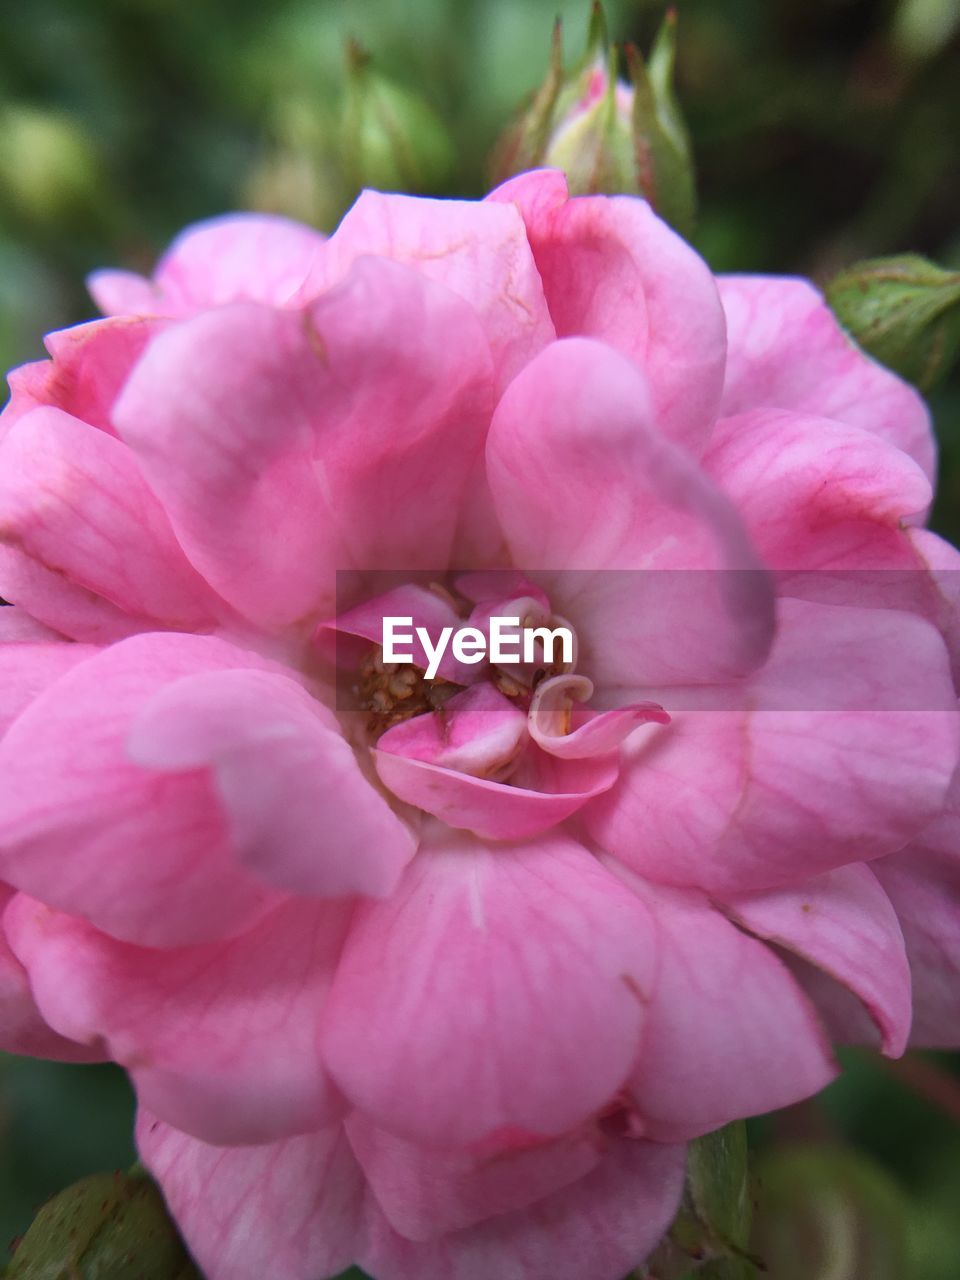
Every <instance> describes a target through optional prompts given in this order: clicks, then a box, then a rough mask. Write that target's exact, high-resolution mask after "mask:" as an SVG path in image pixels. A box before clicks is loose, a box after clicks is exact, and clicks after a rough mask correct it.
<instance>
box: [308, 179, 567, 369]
mask: <svg viewBox="0 0 960 1280" xmlns="http://www.w3.org/2000/svg"><path fill="white" fill-rule="evenodd" d="M368 254H372V255H376V256H380V255H382V256H384V257H387V258H392V259H393V260H394V261H396V262H402V263H405V264H406V265H408V266H410V267H413V268H414V269H415V270H416V271H418V272H420V273H421V274H422V275H424V276H426V277H427V278H429V279H431V280H435V281H437V282H438V283H439V284H442V285H444V286H445V287H446V288H447V289H450V290H452V292H453V293H456V294H459V295H460V297H462V298H463V299H464V300H465V301H466V302H468V303H469V304H470V307H471V308H472V310H473V311H474V313H475V314H476V315H477V316H478V317H479V319H480V322H481V324H482V325H483V328H484V332H485V333H486V335H487V339H488V341H489V343H490V347H491V350H492V351H493V355H494V362H495V365H496V370H497V381H498V385H499V386H500V387H501V388H502V387H504V386H505V385H506V384H507V382H509V380H510V378H511V377H513V375H514V374H515V373H516V372H517V370H518V369H519V368H521V367H522V366H523V365H524V364H525V363H526V362H527V361H528V360H529V359H530V357H531V356H532V355H534V354H535V353H536V352H537V351H539V350H540V349H541V348H542V347H544V346H546V344H547V343H548V342H549V341H551V340H552V339H553V337H554V336H555V334H554V328H553V324H552V323H551V320H550V314H549V312H548V310H547V305H546V302H545V300H544V296H543V285H542V283H541V279H540V275H539V273H538V271H537V267H536V265H535V263H534V259H533V254H532V253H531V251H530V245H529V243H528V241H527V236H526V233H525V231H524V226H523V221H522V219H521V218H520V216H519V214H518V213H517V210H516V209H514V208H512V207H510V206H509V205H506V206H504V205H498V204H494V203H488V202H480V203H478V202H476V201H469V200H424V199H422V198H415V197H412V196H403V195H383V194H381V193H380V192H379V191H363V192H361V194H360V196H359V197H358V199H357V201H356V203H355V204H354V205H353V207H352V208H351V209H350V210H349V211H348V213H347V214H346V216H345V217H344V219H343V221H342V222H341V223H340V226H339V227H338V228H337V230H336V231H335V233H334V234H333V235H332V236H331V238H330V240H329V242H328V243H327V246H326V248H325V250H324V253H323V256H322V257H321V258H318V260H317V265H316V268H315V270H314V272H313V273H312V274H311V276H310V278H309V279H308V280H307V281H306V283H305V284H304V287H303V290H302V296H303V297H304V298H308V299H309V298H315V297H317V296H318V295H319V294H320V293H321V292H323V291H324V290H326V289H329V288H330V287H331V285H333V284H335V283H336V282H337V281H339V280H341V279H343V277H344V276H345V275H346V274H347V272H348V271H349V269H350V267H351V266H352V264H353V263H354V262H356V260H357V259H358V258H360V257H364V256H366V255H368Z"/></svg>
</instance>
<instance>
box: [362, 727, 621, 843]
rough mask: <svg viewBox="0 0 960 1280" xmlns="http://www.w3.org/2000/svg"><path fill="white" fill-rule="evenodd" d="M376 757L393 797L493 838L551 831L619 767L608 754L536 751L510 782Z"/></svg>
mask: <svg viewBox="0 0 960 1280" xmlns="http://www.w3.org/2000/svg"><path fill="white" fill-rule="evenodd" d="M382 742H383V739H381V744H382ZM373 755H374V762H375V764H376V768H377V773H378V774H379V776H380V780H381V781H382V782H383V784H384V786H386V787H389V789H390V790H391V791H392V792H393V794H394V795H395V796H398V797H399V798H400V799H401V800H404V801H406V803H407V804H412V805H416V806H417V807H418V808H420V809H423V810H424V811H425V812H426V813H431V814H433V816H434V817H436V818H440V819H441V820H442V821H443V822H446V823H447V824H448V825H449V826H451V827H457V828H462V829H465V830H467V831H473V832H474V833H475V834H476V835H479V836H488V837H490V839H493V840H523V839H526V838H527V837H528V836H532V835H536V834H537V832H540V831H548V830H549V829H550V828H551V827H555V826H556V825H557V824H558V823H560V822H563V821H564V819H565V818H569V817H570V815H571V814H572V813H576V811H577V810H578V809H581V808H582V807H583V806H584V805H585V804H586V803H587V801H588V800H590V799H592V798H593V797H594V796H598V795H600V794H602V793H603V792H604V791H608V790H609V789H610V788H611V787H612V786H613V784H614V782H616V780H617V774H618V771H619V770H618V764H617V761H616V759H615V758H614V757H612V756H610V755H606V756H599V757H597V758H595V759H588V760H561V759H559V758H556V757H553V756H550V755H548V754H547V753H546V752H542V751H533V752H528V753H527V756H526V757H525V758H524V759H523V760H521V761H520V762H519V765H520V767H519V768H518V769H517V770H515V771H514V773H513V774H512V776H511V780H510V784H509V785H507V784H505V783H501V782H494V781H491V780H490V779H488V778H477V777H472V776H470V775H469V774H466V773H456V772H454V771H453V770H451V769H445V768H442V767H440V766H439V765H435V764H430V763H428V762H427V761H425V760H418V759H415V758H413V757H411V756H406V755H394V754H393V753H392V752H391V751H389V750H386V749H384V750H377V751H375V752H374V753H373Z"/></svg>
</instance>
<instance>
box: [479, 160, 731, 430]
mask: <svg viewBox="0 0 960 1280" xmlns="http://www.w3.org/2000/svg"><path fill="white" fill-rule="evenodd" d="M525 176H526V181H525V183H524V186H523V187H519V186H514V185H513V184H510V185H508V186H506V187H503V188H501V189H500V191H499V192H498V193H497V199H498V200H501V201H502V200H505V199H509V200H511V201H512V202H515V203H516V205H517V207H518V208H519V209H520V210H521V212H522V213H523V216H524V218H525V220H526V225H527V234H528V236H529V238H530V245H531V247H532V249H533V254H534V258H535V259H536V263H537V269H538V271H539V272H540V276H541V278H542V280H543V288H544V292H545V294H546V297H547V303H548V305H549V307H550V315H551V316H552V318H553V322H554V324H555V325H556V328H557V335H558V336H559V337H561V338H563V337H569V336H573V335H583V336H586V337H592V338H601V339H602V340H603V341H604V342H605V343H608V344H609V345H610V346H612V347H615V348H616V349H617V350H618V351H621V352H623V354H624V355H625V356H628V357H629V358H630V359H631V360H633V361H634V362H635V363H636V364H637V365H639V367H640V368H641V369H642V370H643V372H644V374H645V375H646V377H647V379H648V383H649V387H650V400H651V404H652V407H653V420H654V421H655V423H656V425H657V426H658V427H659V429H660V430H661V431H664V432H666V433H667V435H669V436H670V437H671V438H672V439H674V440H676V441H678V442H680V443H682V444H684V445H686V446H687V447H688V448H690V449H691V450H693V451H695V452H699V451H700V449H701V448H702V446H703V444H704V443H705V442H706V440H707V439H708V437H709V434H710V429H711V427H712V426H713V422H714V419H715V418H716V415H717V409H718V407H719V404H720V393H721V389H722V387H723V376H724V359H725V354H726V343H725V329H724V319H723V311H722V308H721V306H720V300H719V297H718V295H717V287H716V284H715V283H714V279H713V276H712V275H711V273H710V270H709V268H708V267H707V265H706V263H705V262H703V260H702V259H701V258H699V257H698V256H697V254H696V253H694V251H693V250H692V249H691V248H690V246H689V245H688V244H686V243H685V242H684V241H683V240H681V238H680V237H679V236H678V235H676V234H675V233H674V232H673V231H671V230H670V228H669V227H668V226H667V224H666V223H665V222H663V221H661V219H660V218H658V217H657V216H656V214H655V213H654V212H653V210H652V209H651V208H650V206H649V205H648V204H647V203H646V201H644V200H637V199H634V198H633V197H630V196H614V197H607V196H587V197H580V198H577V199H573V200H568V201H566V202H565V203H560V202H559V199H558V196H559V184H558V182H557V178H556V175H554V174H551V173H549V172H545V173H541V174H537V175H525Z"/></svg>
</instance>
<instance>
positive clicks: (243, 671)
mask: <svg viewBox="0 0 960 1280" xmlns="http://www.w3.org/2000/svg"><path fill="white" fill-rule="evenodd" d="M93 291H94V294H95V296H96V297H97V299H98V301H99V303H100V305H101V306H102V307H103V309H104V310H105V311H106V312H107V313H108V317H109V318H107V319H105V320H100V321H95V322H93V323H91V324H87V325H82V326H79V327H77V328H75V329H72V330H68V331H66V332H63V333H60V334H55V335H53V336H52V337H51V338H50V339H49V341H48V345H49V349H50V353H51V357H52V358H51V360H49V361H44V362H41V363H39V364H35V365H28V366H26V367H25V368H23V369H20V370H18V371H16V372H15V373H14V374H13V375H12V376H11V387H12V399H11V401H10V404H9V405H8V407H7V409H6V410H5V412H4V414H3V416H2V418H0V429H2V435H3V440H2V445H0V455H2V456H0V527H2V530H3V538H2V549H0V592H2V594H3V596H4V598H6V599H7V600H10V601H12V602H13V604H14V605H15V607H14V608H11V609H4V610H3V612H2V614H0V623H2V626H3V638H4V641H5V646H4V651H3V652H4V655H5V662H6V669H5V678H4V680H3V685H2V689H3V703H2V707H0V711H2V716H3V723H4V726H5V733H4V736H3V738H2V740H0V812H2V814H3V827H2V842H0V878H2V880H3V881H4V882H5V884H6V886H7V887H6V888H3V889H2V893H3V896H4V899H5V901H6V906H5V910H4V914H3V929H2V935H0V1038H2V1043H3V1045H4V1046H5V1047H8V1048H12V1049H14V1050H19V1051H23V1052H27V1053H36V1054H49V1055H51V1056H62V1057H66V1058H85V1057H86V1058H90V1057H98V1056H100V1057H108V1058H112V1059H114V1060H116V1061H117V1062H119V1063H122V1064H123V1065H124V1066H125V1067H127V1069H128V1070H129V1071H130V1073H131V1075H132V1077H133V1080H134V1084H135V1086H136V1089H137V1092H138V1095H139V1100H140V1106H141V1118H140V1123H139V1142H140V1149H141V1152H142V1155H143V1158H144V1160H145V1161H146V1163H147V1164H148V1165H149V1167H150V1168H151V1169H152V1170H153V1172H154V1173H155V1175H156V1176H157V1178H158V1179H159V1181H160V1183H161V1185H162V1187H163V1189H164V1191H165V1193H166V1195H167V1197H168V1200H169V1203H170V1205H171V1207H172V1210H173V1212H174V1214H175V1216H176V1218H177V1219H178V1221H179V1223H180V1226H181V1227H182V1229H183V1231H184V1233H185V1236H186V1239H187V1241H188V1243H189V1245H190V1247H191V1248H192V1250H193V1251H194V1253H195V1255H196V1257H197V1259H198V1261H199V1263H200V1265H201V1267H202V1268H203V1269H204V1271H205V1272H206V1274H207V1275H208V1276H209V1277H210V1280H254V1278H256V1280H259V1278H260V1277H262V1276H264V1275H271V1276H278V1277H282V1278H283V1280H319V1278H320V1277H323V1276H332V1275H335V1274H336V1273H338V1272H339V1271H340V1270H342V1269H343V1268H344V1267H346V1266H348V1265H349V1264H350V1263H352V1262H357V1263H358V1264H359V1265H360V1266H362V1267H363V1268H365V1269H366V1270H368V1271H369V1272H370V1273H371V1274H372V1275H373V1276H375V1277H377V1280H451V1278H453V1280H487V1278H488V1277H489V1276H491V1275H497V1276H502V1277H504V1278H506V1280H542V1278H543V1277H544V1276H548V1275H549V1276H550V1277H552V1278H553V1280H567V1278H569V1280H582V1277H583V1276H585V1275H589V1276H590V1277H591V1280H619V1277H621V1276H622V1275H623V1274H624V1273H625V1272H626V1271H628V1270H629V1269H630V1268H631V1267H633V1266H634V1265H635V1264H636V1263H637V1262H638V1261H639V1260H640V1259H641V1258H642V1257H643V1256H644V1255H645V1254H646V1253H647V1252H648V1251H649V1250H650V1249H651V1248H652V1247H653V1246H654V1245H655V1243H656V1242H657V1239H658V1237H659V1236H660V1235H661V1234H662V1232H663V1231H664V1229H665V1228H666V1226H667V1225H668V1223H669V1221H670V1219H671V1216H672V1214H673V1212H674V1210H675V1207H676V1204H677V1200H678V1196H679V1193H680V1186H681V1181H682V1175H683V1150H684V1149H683V1144H684V1142H685V1141H686V1140H687V1139H689V1138H691V1137H693V1136H695V1135H698V1134H701V1133H703V1132H705V1131H708V1130H710V1129H712V1128H714V1127H716V1126H719V1125H722V1124H724V1123H725V1122H727V1121H730V1120H732V1119H734V1118H736V1117H740V1116H745V1115H748V1114H753V1113H756V1112H761V1111H765V1110H768V1109H771V1108H774V1107H779V1106H782V1105H785V1104H787V1103H791V1102H794V1101H796V1100H797V1099H800V1098H803V1097H805V1096H807V1095H809V1094H811V1093H813V1092H814V1091H816V1090H817V1089H819V1088H820V1087H821V1086H822V1085H823V1084H824V1083H825V1082H826V1081H827V1080H829V1079H830V1078H831V1076H832V1074H833V1073H834V1070H835V1066H834V1061H833V1058H832V1055H831V1050H830V1047H829V1041H830V1039H831V1038H833V1039H839V1040H844V1039H868V1040H869V1039H873V1040H875V1041H876V1042H877V1043H879V1044H882V1046H883V1048H884V1050H885V1052H887V1053H890V1054H899V1053H901V1052H902V1051H903V1049H904V1046H905V1045H906V1043H907V1040H908V1036H909V1034H910V1024H911V1004H912V1007H913V1010H914V1037H915V1039H916V1040H917V1042H919V1043H924V1044H939V1045H947V1044H956V1043H957V1042H958V1040H960V1034H958V1031H960V994H958V992H960V983H958V982H957V976H958V975H957V969H958V955H960V921H958V910H957V896H956V891H957V888H958V882H960V856H958V854H957V849H958V848H960V839H958V837H960V788H958V786H957V784H956V783H953V784H952V779H953V776H954V771H955V766H956V764H957V759H958V750H960V738H958V733H960V725H958V719H957V715H956V693H955V689H954V680H953V677H952V675H951V656H954V657H955V656H956V654H957V634H958V632H957V615H956V592H955V591H954V590H952V588H951V583H952V582H953V581H955V580H957V579H956V576H955V573H954V570H955V569H956V567H957V553H955V552H954V551H953V550H952V549H951V548H949V547H948V546H946V545H945V544H943V543H941V542H940V541H939V540H938V539H937V538H936V537H935V536H934V535H932V534H930V533H928V532H926V531H924V529H923V528H922V524H923V520H924V516H925V513H926V511H927V509H928V507H929V504H930V500H931V473H932V469H933V458H934V449H933V441H932V436H931V432H930V427H929V422H928V418H927V414H926V411H925V409H924V406H923V404H922V402H921V401H920V399H919V398H918V397H917V396H916V395H915V394H914V392H913V391H911V390H910V389H909V388H908V387H907V386H905V385H904V384H903V383H901V382H900V381H898V380H897V379H896V378H895V377H893V376H892V375H891V374H889V373H887V372H885V371H884V370H883V369H881V368H879V367H878V366H877V365H875V364H873V363H872V362H871V361H869V360H868V359H867V358H866V357H864V356H863V355H862V354H861V353H860V352H859V351H857V350H856V349H855V348H854V347H853V346H852V345H851V344H850V343H849V342H848V341H847V340H846V339H845V338H844V337H843V335H842V334H841V332H840V331H839V329H838V328H837V326H836V324H835V323H834V321H833V320H832V318H831V315H830V313H829V312H828V310H827V309H826V307H825V306H824V304H823V302H822V301H821V299H820V298H819V296H818V295H817V294H816V292H815V291H814V290H813V289H812V288H811V287H810V286H809V285H807V284H805V283H804V282H802V281H799V280H788V279H757V278H729V279H721V280H719V281H715V280H714V279H713V278H712V276H711V275H710V273H709V271H708V270H707V268H706V267H705V265H704V264H703V263H702V262H701V261H700V259H699V258H698V257H697V256H696V255H695V254H694V253H693V252H692V251H691V250H690V249H689V248H688V247H687V246H686V245H685V244H684V243H683V242H682V241H681V240H679V239H678V238H677V237H676V236H675V235H674V234H673V233H672V232H671V231H669V230H668V229H667V228H666V226H665V225H664V224H662V223H661V222H660V221H658V219H657V218H656V217H655V216H654V215H653V213H652V212H651V211H650V209H649V207H648V206H647V205H646V204H645V203H643V202H642V201H639V200H634V199H630V198H614V199H606V198H597V197H591V198H585V199H577V200H568V199H567V195H566V191H565V188H564V184H563V181H562V179H561V178H560V177H559V175H557V174H556V173H552V172H540V173H533V174H529V175H526V176H523V177H521V178H519V179H517V180H515V181H514V182H511V183H509V184H508V185H507V186H505V187H502V188H500V189H499V190H498V191H496V192H494V193H493V195H492V196H491V197H489V198H488V199H487V200H486V201H483V202H481V203H467V202H464V203H461V202H438V201H430V200H416V199H410V198H407V197H403V196H384V195H378V194H376V193H366V194H364V195H363V196H362V197H361V198H360V200H359V201H358V202H357V204H356V205H355V206H354V208H353V209H352V210H351V212H350V213H349V214H348V215H347V216H346V218H345V219H344V221H343V223H342V225H341V226H340V228H339V229H338V230H337V232H336V233H335V234H334V235H333V236H332V237H331V238H330V239H329V240H326V241H325V240H323V239H322V238H321V237H320V236H319V235H316V234H314V233H312V232H310V231H307V230H305V229H303V228H300V227H297V226H293V225H291V224H289V223H286V222H283V221H282V220H277V219H265V218H227V219H223V220H220V221H216V222H212V223H208V224H205V225H203V226H201V227H199V228H197V229H194V230H192V231H189V232H187V233H186V234H185V235H184V236H183V237H182V238H181V239H180V240H179V241H177V243H176V244H175V245H174V246H173V248H172V249H171V250H170V252H169V253H168V254H167V256H166V257H165V258H164V260H163V261H162V263H161V264H160V267H159V268H158V270H157V273H156V275H155V277H154V279H153V280H152V281H145V280H141V279H139V278H137V277H134V276H130V275H127V274H124V273H106V274H101V275H99V276H97V277H95V278H94V280H93ZM377 570H392V571H399V572H394V573H392V574H391V575H390V577H389V580H386V579H385V578H384V575H382V574H378V573H377V572H375V571H377ZM337 571H342V572H341V574H340V577H339V591H338V589H337V588H338V577H337ZM438 582H439V586H438V585H437V584H438ZM511 608H516V609H517V610H518V615H517V616H522V617H523V618H525V619H527V620H528V621H529V622H536V623H538V624H539V622H541V621H544V620H547V621H550V620H553V621H554V622H555V621H556V620H557V619H565V620H566V621H567V622H568V623H569V625H570V627H571V629H572V630H573V631H574V632H575V634H576V639H577V646H578V654H577V656H576V660H575V662H576V669H575V670H570V667H571V666H572V665H573V664H572V663H570V664H566V666H564V665H563V664H556V665H554V666H553V667H551V668H550V669H549V670H533V671H531V670H530V669H529V668H524V669H522V670H514V671H512V672H511V671H507V670H504V669H503V668H502V667H497V666H495V665H491V664H489V663H487V664H481V665H479V666H470V667H465V666H464V665H463V664H460V665H459V666H458V665H457V664H456V662H455V660H453V659H445V662H447V664H448V665H447V666H446V667H444V668H442V669H441V674H443V675H444V676H445V679H446V684H445V685H429V686H428V684H427V682H425V681H424V680H423V678H422V674H421V672H420V671H419V670H418V668H417V666H416V664H410V665H407V666H406V667H403V668H400V669H398V670H390V669H389V667H388V668H384V664H383V663H382V661H380V660H379V659H378V657H377V651H376V648H375V646H376V644H377V643H378V641H379V638H380V636H381V625H382V620H383V617H384V616H394V615H408V616H411V617H412V618H414V619H415V620H416V621H417V623H418V624H419V625H423V626H424V627H425V628H426V630H427V633H428V636H433V635H434V634H435V633H436V630H437V628H440V627H442V626H444V625H448V624H452V623H457V624H460V623H462V622H463V621H464V620H465V619H466V618H467V617H468V616H469V617H471V618H472V619H473V621H474V622H476V623H477V625H480V626H481V627H482V626H483V625H486V620H488V619H489V618H490V617H491V616H492V615H509V612H510V609H511ZM411 710H413V711H416V712H418V713H419V714H417V715H410V714H409V712H410V711H411Z"/></svg>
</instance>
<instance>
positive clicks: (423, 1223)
mask: <svg viewBox="0 0 960 1280" xmlns="http://www.w3.org/2000/svg"><path fill="white" fill-rule="evenodd" d="M347 1134H348V1136H349V1138H350V1145H351V1146H352V1147H353V1150H354V1154H355V1155H356V1157H357V1159H358V1160H359V1161H360V1164H361V1166H362V1167H363V1172H364V1174H365V1175H366V1177H367V1180H368V1182H369V1183H370V1187H371V1190H372V1191H373V1194H374V1196H375V1197H376V1200H377V1203H378V1204H379V1206H380V1208H381V1209H382V1210H383V1212H384V1216H385V1217H386V1218H387V1220H388V1222H389V1223H390V1225H391V1227H393V1229H394V1230H395V1231H397V1232H398V1233H399V1234H400V1235H401V1236H403V1237H404V1238H405V1239H407V1240H430V1239H431V1238H434V1237H436V1236H440V1235H445V1234H446V1233H448V1232H450V1231H462V1230H463V1229H464V1227H471V1226H473V1225H474V1224H475V1223H481V1222H484V1221H485V1220H486V1219H488V1218H493V1217H497V1216H498V1215H500V1214H502V1213H511V1212H515V1211H516V1210H518V1209H525V1208H526V1207H527V1206H528V1205H531V1204H533V1203H535V1202H536V1201H537V1200H542V1199H543V1198H544V1196H548V1195H551V1194H552V1193H554V1192H556V1191H559V1190H560V1189H561V1188H563V1187H565V1186H569V1185H570V1184H571V1183H573V1182H576V1181H577V1180H578V1179H580V1178H582V1177H584V1176H585V1175H586V1174H588V1173H589V1172H590V1170H591V1169H594V1168H596V1166H597V1165H598V1164H599V1163H600V1161H601V1159H602V1157H603V1147H604V1142H603V1140H602V1138H601V1136H600V1134H599V1132H597V1131H593V1130H592V1129H590V1128H587V1127H585V1128H584V1129H582V1130H579V1131H577V1132H575V1133H572V1134H565V1135H563V1136H562V1137H560V1138H557V1139H554V1140H552V1141H549V1142H536V1141H533V1140H530V1139H527V1140H526V1141H525V1142H524V1141H515V1142H514V1143H512V1144H511V1143H510V1142H509V1141H508V1142H506V1143H505V1144H503V1147H502V1149H498V1150H497V1151H495V1152H494V1153H492V1154H489V1155H486V1154H477V1153H476V1152H474V1151H471V1150H468V1149H464V1148H461V1149H458V1150H444V1149H438V1148H435V1147H423V1146H418V1145H417V1144H416V1143H414V1142H406V1141H404V1139H403V1138H397V1137H395V1136H394V1135H393V1134H391V1133H388V1132H387V1131H386V1130H385V1129H378V1128H377V1127H376V1126H375V1125H372V1124H370V1122H369V1121H368V1120H367V1119H366V1118H365V1117H364V1116H363V1115H362V1113H360V1112H354V1113H353V1114H352V1115H351V1116H350V1117H349V1119H348V1120H347Z"/></svg>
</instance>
